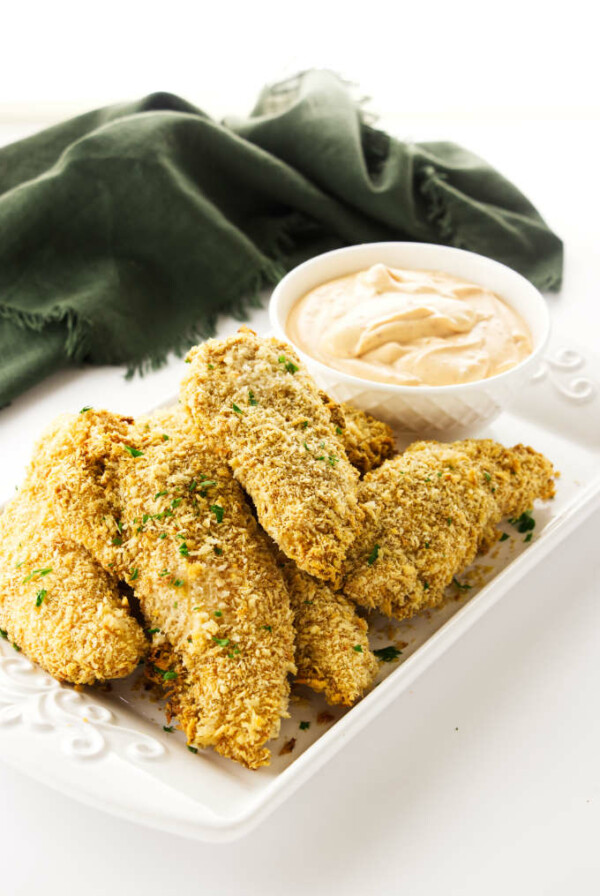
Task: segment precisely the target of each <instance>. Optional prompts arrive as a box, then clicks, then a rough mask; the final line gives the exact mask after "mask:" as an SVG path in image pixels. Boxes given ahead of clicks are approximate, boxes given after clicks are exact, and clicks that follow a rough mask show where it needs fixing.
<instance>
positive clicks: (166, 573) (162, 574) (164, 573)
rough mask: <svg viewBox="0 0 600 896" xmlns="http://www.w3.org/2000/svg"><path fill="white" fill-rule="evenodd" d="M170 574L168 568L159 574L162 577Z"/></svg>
mask: <svg viewBox="0 0 600 896" xmlns="http://www.w3.org/2000/svg"><path fill="white" fill-rule="evenodd" d="M168 575H169V570H168V569H163V570H162V571H161V572H159V576H160V577H161V578H163V577H164V576H168Z"/></svg>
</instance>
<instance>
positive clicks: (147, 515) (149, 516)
mask: <svg viewBox="0 0 600 896" xmlns="http://www.w3.org/2000/svg"><path fill="white" fill-rule="evenodd" d="M151 519H152V516H151V514H149V513H145V514H144V515H143V517H142V523H143V524H144V526H145V525H146V523H147V522H148V520H151Z"/></svg>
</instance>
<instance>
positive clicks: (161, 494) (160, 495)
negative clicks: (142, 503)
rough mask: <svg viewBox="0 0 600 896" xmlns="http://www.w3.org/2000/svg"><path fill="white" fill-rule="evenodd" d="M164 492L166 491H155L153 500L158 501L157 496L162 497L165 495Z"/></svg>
mask: <svg viewBox="0 0 600 896" xmlns="http://www.w3.org/2000/svg"><path fill="white" fill-rule="evenodd" d="M166 494H167V492H157V493H156V494H155V495H154V500H155V501H158V499H159V498H162V497H163V496H164V495H166Z"/></svg>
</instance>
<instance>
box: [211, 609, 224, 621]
mask: <svg viewBox="0 0 600 896" xmlns="http://www.w3.org/2000/svg"><path fill="white" fill-rule="evenodd" d="M222 615H223V610H215V612H214V613H213V616H216V617H217V619H218V618H219V616H222Z"/></svg>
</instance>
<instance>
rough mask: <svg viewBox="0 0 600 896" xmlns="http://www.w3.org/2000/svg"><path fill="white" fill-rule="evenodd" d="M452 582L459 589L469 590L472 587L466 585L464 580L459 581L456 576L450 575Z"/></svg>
mask: <svg viewBox="0 0 600 896" xmlns="http://www.w3.org/2000/svg"><path fill="white" fill-rule="evenodd" d="M452 584H453V585H456V587H457V588H459V589H460V590H461V591H470V590H471V588H472V587H473V586H472V585H467V583H466V582H464V583H463V582H459V581H458V579H457V578H456V576H453V577H452Z"/></svg>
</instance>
